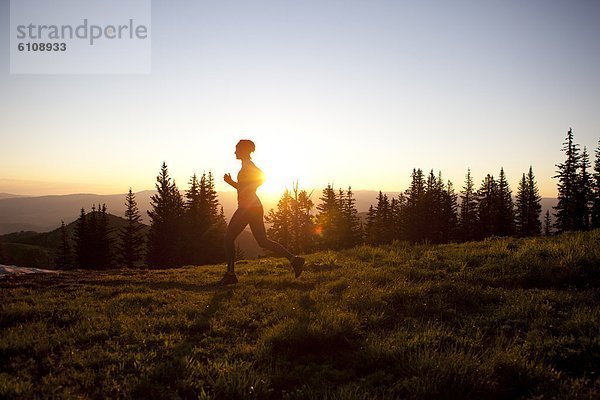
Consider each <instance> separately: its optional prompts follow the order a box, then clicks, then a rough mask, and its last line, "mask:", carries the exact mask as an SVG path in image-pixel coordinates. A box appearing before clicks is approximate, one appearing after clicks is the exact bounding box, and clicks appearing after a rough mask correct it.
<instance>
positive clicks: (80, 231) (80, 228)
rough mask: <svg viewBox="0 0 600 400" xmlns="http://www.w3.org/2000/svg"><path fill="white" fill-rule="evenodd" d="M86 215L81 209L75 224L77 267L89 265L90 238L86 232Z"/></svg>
mask: <svg viewBox="0 0 600 400" xmlns="http://www.w3.org/2000/svg"><path fill="white" fill-rule="evenodd" d="M88 232H89V231H88V224H87V215H86V213H85V209H83V208H82V209H81V212H80V213H79V218H78V219H77V222H76V224H75V258H76V262H77V268H87V267H89V261H90V258H91V257H90V248H89V247H90V240H89V233H88Z"/></svg>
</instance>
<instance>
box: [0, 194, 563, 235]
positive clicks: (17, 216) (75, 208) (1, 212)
mask: <svg viewBox="0 0 600 400" xmlns="http://www.w3.org/2000/svg"><path fill="white" fill-rule="evenodd" d="M155 193H156V192H155V191H154V190H144V191H141V192H138V193H136V200H137V203H138V207H139V209H140V212H141V214H142V219H143V221H144V222H145V223H149V220H148V214H147V212H146V211H147V210H149V209H150V198H151V197H152V196H153V195H154V194H155ZM386 193H387V194H388V196H390V197H395V196H398V194H399V193H400V192H386ZM377 194H378V192H377V191H375V190H357V191H355V192H354V196H355V198H356V207H357V209H358V211H359V212H366V211H367V210H368V209H369V206H370V205H371V204H374V203H375V199H376V197H377ZM218 195H219V201H220V203H221V205H222V206H223V210H224V212H225V216H226V217H227V218H230V217H231V215H232V214H233V212H234V211H235V209H236V202H237V200H236V193H235V192H233V191H231V192H219V193H218ZM320 195H321V192H320V191H318V190H315V191H314V192H313V195H312V199H313V201H314V202H315V203H318V199H319V197H320ZM277 200H278V199H272V198H267V197H266V196H263V198H262V201H263V205H264V207H265V213H266V212H268V210H270V209H271V208H274V207H276V205H277ZM556 202H557V200H556V199H554V198H544V199H542V209H543V211H542V212H543V213H545V212H546V210H547V209H551V207H553V206H555V205H556ZM103 203H104V204H106V206H107V208H108V212H109V213H111V214H113V215H116V216H121V217H122V216H124V215H125V194H114V195H97V194H69V195H53V196H35V197H34V196H19V195H15V194H8V193H0V235H1V234H6V233H11V232H19V231H35V232H48V231H51V230H53V229H56V228H58V227H59V226H60V222H61V220H63V221H65V224H69V223H71V222H73V221H74V220H76V219H77V217H78V216H79V211H80V210H81V208H82V207H83V208H85V209H86V211H90V210H91V207H92V205H94V204H103ZM551 213H552V210H551Z"/></svg>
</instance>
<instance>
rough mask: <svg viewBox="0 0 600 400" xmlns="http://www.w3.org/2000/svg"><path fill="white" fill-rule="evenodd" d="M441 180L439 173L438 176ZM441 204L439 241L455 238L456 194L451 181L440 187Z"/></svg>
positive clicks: (456, 221) (456, 219)
mask: <svg viewBox="0 0 600 400" xmlns="http://www.w3.org/2000/svg"><path fill="white" fill-rule="evenodd" d="M438 180H439V181H440V182H441V181H442V177H441V173H440V176H439V178H438ZM441 190H442V193H441V204H440V231H441V234H442V236H441V241H442V242H444V243H445V242H449V241H453V240H456V239H457V231H458V216H457V210H458V200H457V199H458V196H457V194H456V193H455V192H454V186H453V185H452V182H450V181H448V184H447V185H446V188H445V189H444V187H443V186H442V187H441Z"/></svg>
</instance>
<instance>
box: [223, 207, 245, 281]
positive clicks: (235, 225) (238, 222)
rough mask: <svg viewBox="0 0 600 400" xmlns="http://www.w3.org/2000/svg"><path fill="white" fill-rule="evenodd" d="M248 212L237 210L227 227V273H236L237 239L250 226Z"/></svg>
mask: <svg viewBox="0 0 600 400" xmlns="http://www.w3.org/2000/svg"><path fill="white" fill-rule="evenodd" d="M248 222H249V221H248V212H247V210H242V209H239V208H238V209H237V210H236V211H235V212H234V213H233V216H232V217H231V220H230V221H229V225H227V232H225V257H226V258H227V272H229V273H233V272H234V265H235V238H236V237H238V235H239V234H240V233H242V231H243V230H244V228H245V227H246V225H248Z"/></svg>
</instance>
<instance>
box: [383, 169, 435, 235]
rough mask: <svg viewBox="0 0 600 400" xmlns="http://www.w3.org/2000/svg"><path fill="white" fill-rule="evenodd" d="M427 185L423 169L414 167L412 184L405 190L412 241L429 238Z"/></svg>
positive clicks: (407, 228) (407, 219) (408, 231)
mask: <svg viewBox="0 0 600 400" xmlns="http://www.w3.org/2000/svg"><path fill="white" fill-rule="evenodd" d="M429 184H430V185H433V182H429ZM425 185H426V183H425V177H424V176H423V171H422V170H421V169H413V172H412V174H411V183H410V186H409V187H408V189H407V190H406V192H405V196H406V207H405V208H404V210H405V214H404V222H405V224H406V238H407V239H408V240H409V241H411V242H420V241H422V240H425V239H427V236H426V229H428V227H427V223H428V216H427V199H426V189H425ZM386 199H387V197H386Z"/></svg>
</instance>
